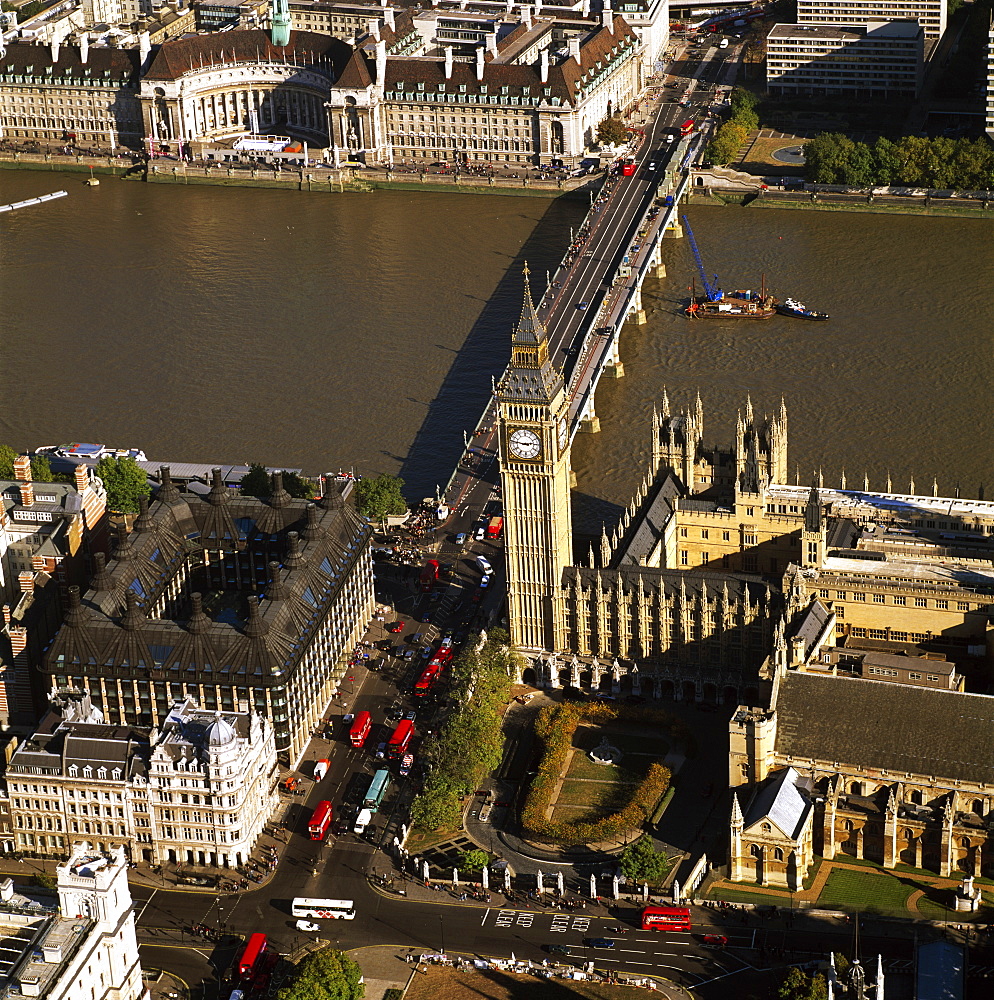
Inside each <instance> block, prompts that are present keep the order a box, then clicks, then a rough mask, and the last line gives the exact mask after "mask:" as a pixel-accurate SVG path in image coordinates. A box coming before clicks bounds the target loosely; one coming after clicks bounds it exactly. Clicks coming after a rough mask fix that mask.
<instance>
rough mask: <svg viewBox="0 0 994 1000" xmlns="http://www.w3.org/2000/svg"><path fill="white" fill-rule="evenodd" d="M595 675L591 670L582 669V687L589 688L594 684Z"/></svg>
mask: <svg viewBox="0 0 994 1000" xmlns="http://www.w3.org/2000/svg"><path fill="white" fill-rule="evenodd" d="M593 683H594V675H593V673H591V671H589V670H581V671H580V687H585V688H589V687H591V686H593Z"/></svg>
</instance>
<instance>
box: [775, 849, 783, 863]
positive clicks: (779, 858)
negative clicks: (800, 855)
mask: <svg viewBox="0 0 994 1000" xmlns="http://www.w3.org/2000/svg"><path fill="white" fill-rule="evenodd" d="M773 857H774V858H775V859H776V860H777V861H783V851H782V850H781V849H780V848H779V847H777V848H774V850H773Z"/></svg>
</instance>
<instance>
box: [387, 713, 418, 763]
mask: <svg viewBox="0 0 994 1000" xmlns="http://www.w3.org/2000/svg"><path fill="white" fill-rule="evenodd" d="M413 737H414V723H413V722H412V721H411V720H410V719H403V720H402V721H400V722H398V723H397V728H396V729H395V730H394V731H393V736H391V737H390V747H389V752H390V756H391V757H403V756H404V754H405V753H407V748H408V747H409V746H410V745H411V740H412V739H413Z"/></svg>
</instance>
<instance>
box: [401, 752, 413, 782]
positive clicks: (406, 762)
mask: <svg viewBox="0 0 994 1000" xmlns="http://www.w3.org/2000/svg"><path fill="white" fill-rule="evenodd" d="M413 766H414V754H410V753H408V754H404V756H403V758H402V759H401V762H400V770H399V771H398V772H397V773H398V774H399V775H400V776H401V777H402V778H406V777H407V776H408V775H409V774H410V773H411V768H412V767H413Z"/></svg>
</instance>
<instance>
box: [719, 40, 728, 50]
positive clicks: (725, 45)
mask: <svg viewBox="0 0 994 1000" xmlns="http://www.w3.org/2000/svg"><path fill="white" fill-rule="evenodd" d="M718 48H719V49H727V48H728V39H727V38H723V39H722V40H721V41H720V42H718Z"/></svg>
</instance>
